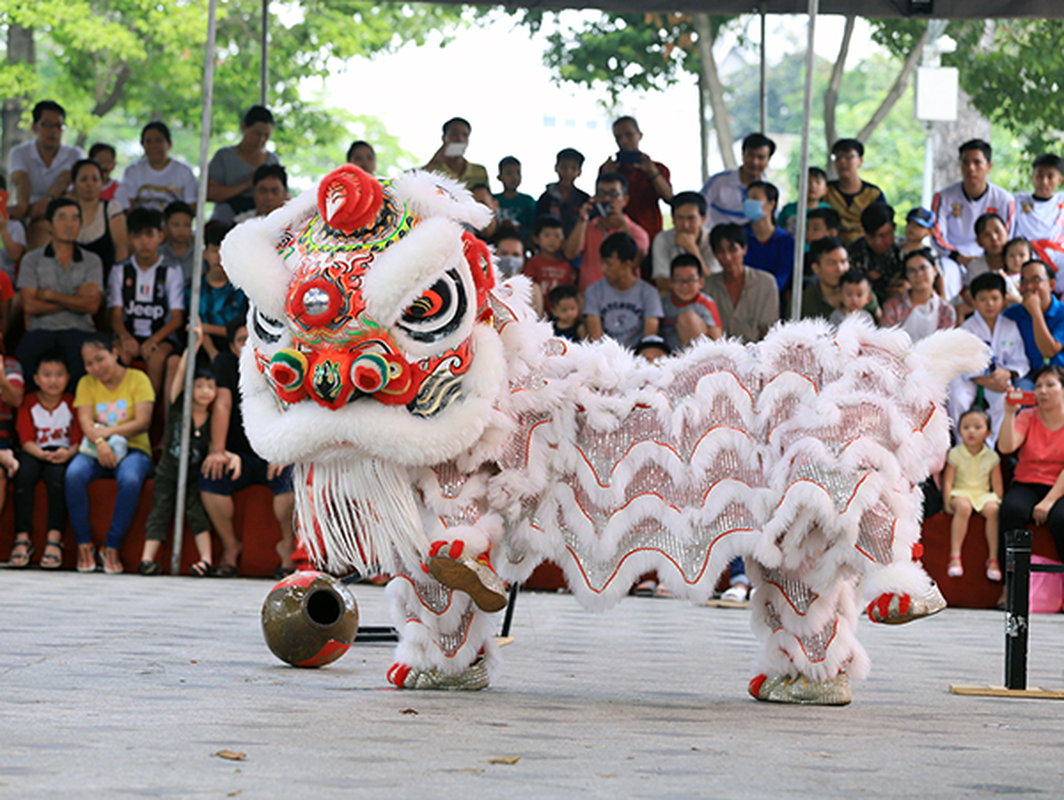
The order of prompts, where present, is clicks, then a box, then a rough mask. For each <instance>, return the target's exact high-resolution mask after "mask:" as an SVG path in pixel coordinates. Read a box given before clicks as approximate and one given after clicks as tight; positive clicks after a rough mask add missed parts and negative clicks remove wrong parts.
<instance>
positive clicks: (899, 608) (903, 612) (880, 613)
mask: <svg viewBox="0 0 1064 800" xmlns="http://www.w3.org/2000/svg"><path fill="white" fill-rule="evenodd" d="M946 606H947V603H946V598H945V597H943V596H942V592H941V591H940V590H939V588H938V584H937V583H934V582H932V583H931V588H930V589H928V590H927V593H926V594H925V595H924V596H923V597H909V595H907V594H900V595H899V594H885V595H882V596H881V597H880V598H879V599H877V600H873V601H872V602H871V603H869V604H868V618H869V619H870V620H872V622H878V623H880V624H883V625H904V624H905V623H906V622H912V621H913V620H914V619H922V618H923V617H930V616H932V615H933V614H937V613H938V612H939V611H942V610H943V609H945V608H946Z"/></svg>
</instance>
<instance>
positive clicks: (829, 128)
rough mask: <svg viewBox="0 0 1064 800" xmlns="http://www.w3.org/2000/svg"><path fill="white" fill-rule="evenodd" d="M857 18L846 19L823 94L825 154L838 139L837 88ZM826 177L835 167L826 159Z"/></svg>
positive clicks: (831, 174) (844, 66)
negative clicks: (836, 123) (836, 119)
mask: <svg viewBox="0 0 1064 800" xmlns="http://www.w3.org/2000/svg"><path fill="white" fill-rule="evenodd" d="M856 22H857V17H854V16H852V15H851V16H848V17H846V27H845V29H844V30H843V32H842V42H841V43H840V44H839V55H838V57H837V58H836V59H835V64H834V66H832V68H831V80H830V81H829V82H828V88H827V91H826V92H824V138H825V139H827V145H828V149H827V152H828V153H829V154H830V153H831V146H832V145H833V144H835V140H836V139H837V138H838V131H837V130H836V129H835V106H836V105H838V102H839V88H840V87H841V86H842V75H843V73H844V72H845V71H846V57H847V56H848V55H849V54H850V39H851V38H853V29H854V25H855V24H856ZM828 177H831V178H834V177H836V175H835V166H834V164H832V162H831V159H830V158H829V159H828Z"/></svg>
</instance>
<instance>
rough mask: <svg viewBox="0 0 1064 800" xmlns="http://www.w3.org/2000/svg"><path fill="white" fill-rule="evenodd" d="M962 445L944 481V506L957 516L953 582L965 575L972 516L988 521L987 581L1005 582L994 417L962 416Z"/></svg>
mask: <svg viewBox="0 0 1064 800" xmlns="http://www.w3.org/2000/svg"><path fill="white" fill-rule="evenodd" d="M959 432H960V437H961V443H960V444H958V445H957V446H956V447H954V448H953V449H952V450H950V451H949V455H948V456H947V457H946V460H947V463H946V471H945V474H944V475H943V478H942V501H943V502H942V506H943V509H944V510H945V512H946V513H947V514H952V515H953V520H952V522H950V536H949V566H948V568H947V569H946V574H947V575H949V577H951V578H959V577H961V576H962V575H964V563H963V562H962V561H961V547H962V546H963V545H964V539H965V537H966V536H967V535H968V520H970V519H971V517H972V512H973V511H974V512H975V513H976V514H982V515H983V517H984V518H985V519H986V547H987V553H988V554H989V558H987V560H986V577H987V578H989V579H990V580H992V581H1000V580H1001V567H1000V565H999V564H998V559H997V551H998V509H999V507H1000V504H1001V496H1002V494H1003V493H1004V488H1003V484H1002V480H1001V459H1000V457H999V456H998V454H997V453H995V452H994V451H993V450H991V449H990V447H989V446H988V445H987V443H986V440H987V438H988V437H989V436H990V417H989V416H988V415H987V413H986V412H985V411H983V410H982V409H978V408H973V409H969V410H968V411H965V412H964V414H962V415H961V423H960V431H959Z"/></svg>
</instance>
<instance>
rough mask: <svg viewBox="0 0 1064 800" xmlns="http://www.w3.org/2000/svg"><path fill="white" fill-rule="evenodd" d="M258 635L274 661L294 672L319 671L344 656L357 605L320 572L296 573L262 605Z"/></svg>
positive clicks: (352, 635)
mask: <svg viewBox="0 0 1064 800" xmlns="http://www.w3.org/2000/svg"><path fill="white" fill-rule="evenodd" d="M262 634H263V636H264V637H265V638H266V644H267V645H269V648H270V650H271V651H272V652H273V654H274V655H275V656H277V657H278V658H279V659H281V660H282V661H286V662H287V663H289V664H291V665H292V666H294V667H322V666H325V665H326V664H331V663H332V662H333V661H335V660H336V659H338V658H339V657H340V656H342V655H343V654H344V653H346V652H347V648H349V647H350V646H351V643H352V642H353V641H354V640H355V636H356V635H357V634H358V604H357V603H355V598H354V597H353V596H352V595H351V593H350V592H349V591H348V590H347V588H346V587H345V586H344V585H343V584H342V583H340V581H338V580H337V579H336V578H334V577H332V576H331V575H326V574H325V573H324V572H314V571H310V570H305V571H301V572H295V573H293V574H291V575H289V576H288V577H286V578H285V579H284V580H282V581H280V582H279V583H278V584H277V585H276V586H274V587H273V588H272V589H271V590H270V593H269V594H268V595H267V596H266V601H265V602H264V603H263V604H262Z"/></svg>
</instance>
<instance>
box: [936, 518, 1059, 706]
mask: <svg viewBox="0 0 1064 800" xmlns="http://www.w3.org/2000/svg"><path fill="white" fill-rule="evenodd" d="M1031 572H1064V565H1061V566H1057V565H1055V564H1035V565H1033V566H1032V564H1031V532H1030V531H1028V530H1019V529H1017V530H1011V531H1005V685H1004V686H961V685H955V684H952V685H950V687H949V690H950V691H951V692H953V693H954V694H970V695H980V696H983V697H1030V698H1039V699H1044V700H1064V691H1052V690H1045V689H1037V688H1031V689H1028V688H1027V634H1028V630H1029V625H1030V597H1031V595H1030V592H1031Z"/></svg>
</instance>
